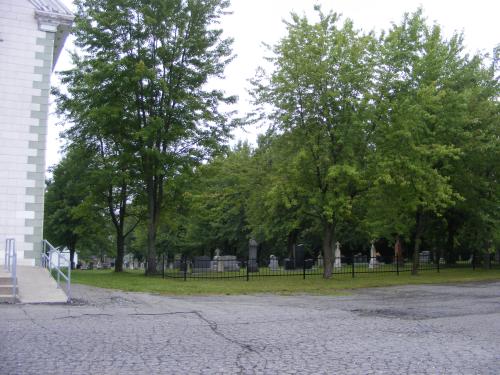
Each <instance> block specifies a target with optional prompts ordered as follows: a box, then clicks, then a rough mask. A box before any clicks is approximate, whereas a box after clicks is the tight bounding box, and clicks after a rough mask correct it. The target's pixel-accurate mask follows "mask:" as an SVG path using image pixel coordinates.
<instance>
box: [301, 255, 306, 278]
mask: <svg viewBox="0 0 500 375" xmlns="http://www.w3.org/2000/svg"><path fill="white" fill-rule="evenodd" d="M302 279H303V280H305V279H306V260H305V259H304V261H303V262H302Z"/></svg>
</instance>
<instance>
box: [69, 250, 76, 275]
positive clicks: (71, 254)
mask: <svg viewBox="0 0 500 375" xmlns="http://www.w3.org/2000/svg"><path fill="white" fill-rule="evenodd" d="M69 261H70V264H71V269H72V270H74V269H75V246H71V248H70V249H69Z"/></svg>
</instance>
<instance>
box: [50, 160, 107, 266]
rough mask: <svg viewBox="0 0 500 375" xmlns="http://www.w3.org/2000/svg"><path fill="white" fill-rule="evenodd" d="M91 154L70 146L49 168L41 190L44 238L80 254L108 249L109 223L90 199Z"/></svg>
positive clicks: (98, 252) (89, 253)
mask: <svg viewBox="0 0 500 375" xmlns="http://www.w3.org/2000/svg"><path fill="white" fill-rule="evenodd" d="M91 157H92V155H90V154H88V153H86V152H84V151H83V150H74V151H72V152H69V153H68V154H66V156H65V157H64V159H63V160H62V161H61V162H60V163H59V164H58V165H57V166H56V167H55V168H54V169H53V170H52V179H50V180H49V181H47V188H46V189H47V190H46V193H45V217H44V224H45V225H44V238H46V239H47V240H48V241H49V242H50V243H52V244H53V245H54V246H67V247H68V248H69V249H70V250H71V251H72V252H73V251H75V250H78V252H79V254H80V257H83V258H86V257H88V256H90V255H93V254H106V253H112V252H113V249H112V246H110V243H109V240H108V239H109V236H110V227H109V225H108V223H107V221H106V218H105V216H104V215H103V214H102V211H101V210H100V209H99V206H97V205H95V203H94V202H93V201H92V199H90V197H91V193H90V189H91V187H90V186H89V184H88V165H89V163H90V160H91Z"/></svg>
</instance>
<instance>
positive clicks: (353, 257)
mask: <svg viewBox="0 0 500 375" xmlns="http://www.w3.org/2000/svg"><path fill="white" fill-rule="evenodd" d="M351 260H352V277H353V278H354V255H353V256H352V258H351Z"/></svg>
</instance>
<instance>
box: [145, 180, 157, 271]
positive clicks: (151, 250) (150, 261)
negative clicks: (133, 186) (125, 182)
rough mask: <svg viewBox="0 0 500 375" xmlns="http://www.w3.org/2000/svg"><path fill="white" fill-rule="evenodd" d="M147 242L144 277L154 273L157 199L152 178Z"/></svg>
mask: <svg viewBox="0 0 500 375" xmlns="http://www.w3.org/2000/svg"><path fill="white" fill-rule="evenodd" d="M147 192H148V225H147V228H148V242H147V254H146V261H147V268H146V275H154V274H155V273H156V232H157V229H158V214H159V213H158V201H157V200H158V197H157V191H156V183H155V180H154V178H151V180H150V181H149V183H148V187H147Z"/></svg>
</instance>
